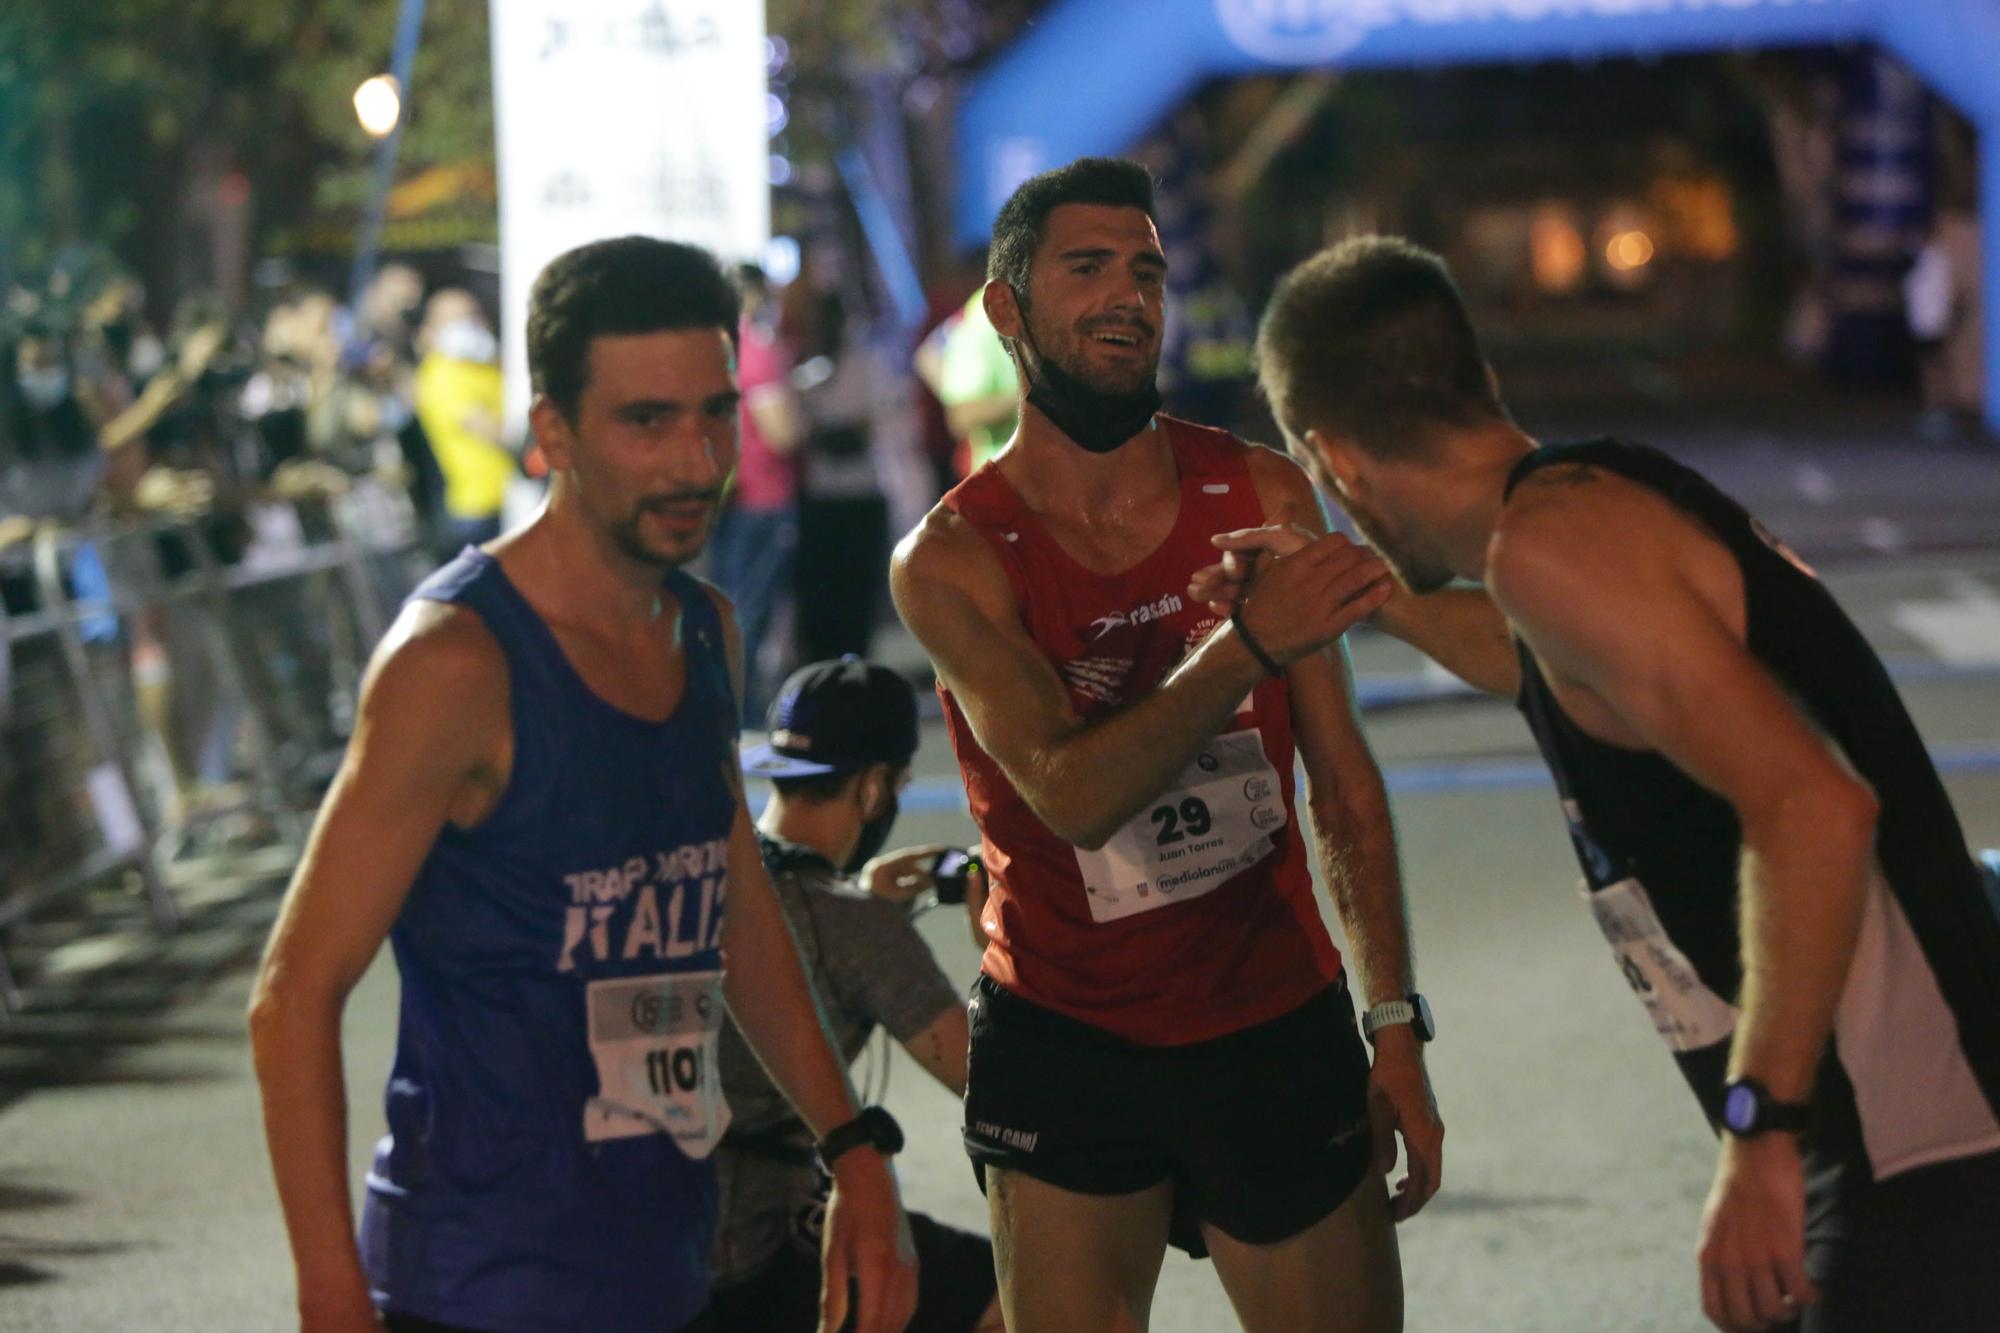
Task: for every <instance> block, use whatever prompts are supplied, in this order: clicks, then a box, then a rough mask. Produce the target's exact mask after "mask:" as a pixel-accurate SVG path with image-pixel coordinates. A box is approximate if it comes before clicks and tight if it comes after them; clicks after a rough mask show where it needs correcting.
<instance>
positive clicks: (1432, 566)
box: [1341, 504, 1457, 597]
mask: <svg viewBox="0 0 2000 1333" xmlns="http://www.w3.org/2000/svg"><path fill="white" fill-rule="evenodd" d="M1341 507H1342V508H1343V509H1345V510H1346V511H1347V516H1348V517H1349V518H1351V519H1353V520H1354V526H1355V527H1356V528H1357V529H1359V530H1360V532H1361V535H1362V536H1363V537H1364V538H1366V539H1367V542H1368V544H1369V545H1370V546H1372V547H1374V548H1375V553H1376V554H1377V555H1379V556H1381V557H1382V560H1383V563H1385V564H1386V565H1388V566H1389V572H1390V573H1391V574H1394V575H1395V576H1396V582H1398V583H1400V584H1402V585H1403V587H1404V588H1406V589H1408V590H1409V591H1410V592H1412V593H1414V594H1416V595H1417V596H1419V597H1421V596H1423V595H1424V594H1425V593H1427V592H1436V591H1438V590H1439V589H1440V588H1444V587H1446V586H1448V585H1449V584H1450V583H1451V581H1452V580H1453V579H1455V578H1456V577H1457V575H1456V574H1454V573H1453V572H1452V570H1451V567H1450V566H1449V565H1447V564H1445V562H1444V561H1443V560H1441V559H1439V558H1437V557H1436V556H1433V555H1431V554H1430V553H1429V552H1426V551H1424V550H1422V549H1421V543H1418V542H1413V541H1410V540H1407V539H1406V538H1405V537H1404V536H1403V534H1402V533H1401V532H1400V531H1399V530H1395V529H1394V528H1393V526H1392V525H1390V524H1387V523H1385V522H1383V521H1382V520H1381V518H1379V517H1378V516H1377V515H1374V514H1370V513H1366V512H1364V511H1362V510H1361V509H1360V508H1359V507H1358V506H1354V505H1349V504H1343V505H1342V506H1341Z"/></svg>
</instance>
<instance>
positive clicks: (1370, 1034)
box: [1361, 991, 1437, 1043]
mask: <svg viewBox="0 0 2000 1333" xmlns="http://www.w3.org/2000/svg"><path fill="white" fill-rule="evenodd" d="M1398 1023H1408V1024H1409V1025H1410V1026H1411V1027H1413V1028H1415V1029H1416V1032H1417V1040H1418V1041H1429V1040H1431V1039H1432V1038H1433V1037H1435V1036H1437V1023H1436V1021H1435V1020H1433V1019H1432V1018H1431V1002H1430V1001H1429V1000H1426V999H1425V998H1424V997H1423V996H1421V995H1418V994H1416V993H1415V992H1414V991H1413V992H1411V993H1410V995H1408V996H1407V997H1405V998H1404V999H1400V1000H1384V1001H1383V1002H1382V1003H1380V1004H1378V1005H1373V1006H1371V1007H1370V1008H1369V1010H1368V1012H1367V1013H1365V1014H1363V1015H1361V1035H1363V1036H1364V1037H1366V1038H1368V1040H1369V1042H1370V1043H1373V1042H1374V1040H1375V1034H1376V1033H1377V1032H1380V1031H1381V1030H1382V1029H1383V1028H1386V1027H1394V1026H1395V1025H1396V1024H1398Z"/></svg>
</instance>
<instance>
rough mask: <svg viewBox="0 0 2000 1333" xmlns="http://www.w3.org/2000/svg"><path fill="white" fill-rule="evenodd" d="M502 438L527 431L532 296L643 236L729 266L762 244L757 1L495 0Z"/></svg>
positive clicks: (760, 21) (765, 144)
mask: <svg viewBox="0 0 2000 1333" xmlns="http://www.w3.org/2000/svg"><path fill="white" fill-rule="evenodd" d="M491 3H492V14H493V118H494V130H495V135H496V138H497V140H498V143H497V148H498V159H499V169H500V297H501V342H502V346H503V348H504V352H503V358H502V365H503V367H504V369H505V372H506V377H507V424H508V438H510V439H523V438H525V437H526V432H527V409H528V401H529V392H528V358H527V342H526V328H527V320H528V293H529V291H530V289H531V288H532V287H533V286H534V281H535V275H536V274H538V273H540V272H541V271H542V266H543V265H545V264H547V263H548V262H549V261H550V260H551V259H554V258H555V257H556V256H557V255H559V254H561V253H563V252H564V251H565V250H569V249H572V248H574V247H576V246H579V245H582V244H584V243H585V242H587V241H596V240H602V239H604V238H605V237H609V236H624V235H627V234H630V233H634V232H638V233H643V234H645V235H648V236H658V237H661V238H663V239H667V240H676V241H687V242H690V243H692V244H695V245H701V246H706V247H707V248H709V249H710V250H712V251H714V252H715V253H716V255H717V257H718V258H720V259H721V260H722V261H723V262H724V263H729V262H732V261H735V260H743V259H756V258H759V257H761V256H762V254H763V252H764V247H765V244H766V243H767V242H768V241H769V240H770V236H771V187H770V135H769V131H768V124H769V121H768V118H767V113H766V110H765V97H766V95H767V92H768V88H767V84H766V79H765V57H764V5H763V3H762V0H491Z"/></svg>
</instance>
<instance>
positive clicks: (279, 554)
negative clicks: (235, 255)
mask: <svg viewBox="0 0 2000 1333" xmlns="http://www.w3.org/2000/svg"><path fill="white" fill-rule="evenodd" d="M405 520H406V515H403V514H402V513H400V512H399V510H398V508H397V505H396V503H395V500H394V499H393V498H392V497H389V496H387V495H386V493H384V492H382V491H380V490H377V489H374V488H372V486H371V485H370V484H368V483H363V485H362V486H361V487H360V488H357V489H356V490H354V491H350V492H348V493H346V494H344V495H340V496H335V497H330V498H326V499H319V498H314V499H307V500H299V501H283V502H275V501H274V502H270V503H265V504H261V505H256V506H253V507H252V508H251V509H250V510H249V511H248V521H247V522H244V521H237V520H231V521H227V522H225V521H223V520H218V519H215V518H202V519H196V520H190V521H184V522H148V523H139V524H109V523H99V524H91V525H86V526H83V527H78V528H58V527H54V526H45V527H43V528H41V529H40V530H39V531H38V532H37V533H36V534H35V536H34V538H33V539H32V541H31V542H26V543H22V544H21V545H19V546H16V547H14V548H12V549H11V550H9V551H7V552H4V553H0V586H4V590H5V592H6V593H7V599H6V600H7V601H8V602H12V603H13V604H14V606H13V609H12V611H11V613H10V611H9V609H8V607H7V605H6V603H5V602H0V1018H4V1017H5V1016H6V1015H8V1014H10V1013H12V1012H15V1011H17V1010H18V1009H19V1008H20V1005H21V1003H22V995H21V991H20V989H19V987H18V985H17V981H16V977H15V976H14V973H13V970H12V968H11V967H10V966H9V963H8V953H9V948H10V946H11V945H12V944H13V943H14V940H15V935H16V932H17V929H18V928H19V927H20V926H22V925H23V923H25V922H27V921H28V920H29V919H30V918H31V917H35V916H37V915H39V914H42V913H44V912H45V911H46V910H48V909H50V908H52V907H54V906H56V905H57V904H59V903H72V904H73V903H74V902H76V901H78V900H80V899H81V897H82V893H83V891H84V890H85V889H88V888H92V887H93V886H98V887H101V886H104V885H106V884H113V885H115V884H117V883H118V882H119V881H121V880H122V881H123V882H124V883H126V884H129V885H130V886H131V887H132V888H133V889H134V890H135V891H136V892H137V893H139V894H140V895H141V896H142V898H143V903H144V907H145V911H146V913H147V915H148V916H149V918H150V921H151V923H152V924H153V926H155V927H156V928H157V929H159V930H162V931H166V930H171V929H173V928H174V927H175V926H176V925H177V924H178V923H179V921H180V919H181V915H182V907H181V904H180V903H179V902H178V901H177V896H176V893H175V891H174V889H173V887H172V885H173V882H174V878H175V877H174V875H173V873H172V871H173V868H174V864H175V862H176V861H177V859H179V858H182V857H184V856H189V855H192V854H194V853H197V852H201V851H205V850H213V849H215V847H216V846H218V845H226V847H227V848H228V849H229V850H231V851H234V850H237V849H245V850H248V849H253V848H261V847H272V846H284V847H287V848H290V849H292V850H294V851H295V850H296V849H297V848H298V846H299V844H300V842H301V840H302V838H303V834H304V830H305V826H306V823H307V812H309V811H310V810H311V808H312V807H313V805H314V804H316V803H317V801H318V799H319V796H320V794H321V792H322V791H323V789H324V786H325V783H326V781H327V779H328V778H329V777H330V776H331V775H332V773H333V770H334V768H335V767H336V766H337V765H338V763H339V758H340V753H341V751H342V749H343V748H344V746H345V744H346V739H347V735H348V732H349V731H350V730H351V728H352V725H353V720H354V713H355V707H356V702H357V699H358V696H359V692H360V685H361V675H362V670H363V667H364V666H365V664H366V662H367V657H368V653H369V651H370V649H372V647H373V646H374V644H375V641H376V640H377V639H379V638H380V637H381V634H382V631H383V628H384V626H385V623H386V619H387V616H388V612H389V610H390V608H392V607H393V606H394V604H395V602H396V601H397V600H398V599H400V597H401V596H402V595H403V593H404V592H406V591H407V590H408V588H409V587H410V586H413V584H414V581H415V579H416V578H417V577H419V576H420V575H421V573H422V569H421V567H420V565H419V563H418V561H419V559H420V556H419V554H418V552H417V550H416V544H415V543H414V541H413V540H412V533H413V525H411V524H410V523H408V522H407V521H405ZM91 901H95V898H94V897H93V898H92V899H91ZM88 910H89V909H88V906H87V905H86V908H85V921H84V926H85V929H86V930H88V929H89V928H90V926H91V924H92V922H91V921H90V920H89V917H88Z"/></svg>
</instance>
